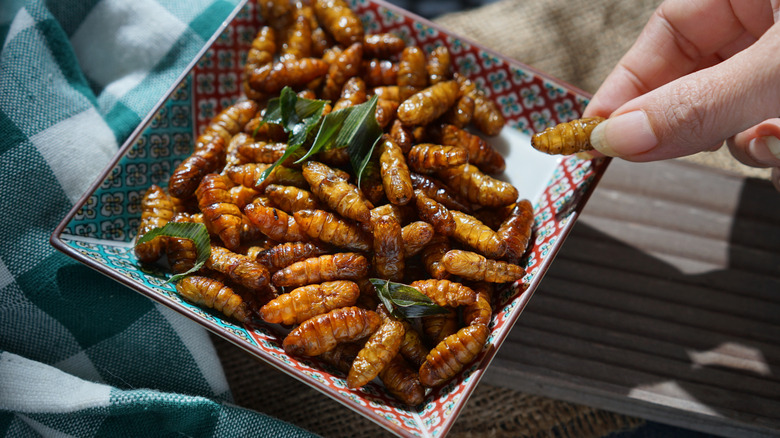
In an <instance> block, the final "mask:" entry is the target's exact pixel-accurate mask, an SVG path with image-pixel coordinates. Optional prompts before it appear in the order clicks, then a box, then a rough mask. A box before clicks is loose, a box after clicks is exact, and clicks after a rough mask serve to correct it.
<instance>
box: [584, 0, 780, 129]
mask: <svg viewBox="0 0 780 438" xmlns="http://www.w3.org/2000/svg"><path fill="white" fill-rule="evenodd" d="M772 15H773V14H772V6H771V4H770V2H766V1H761V0H742V1H735V2H730V1H729V0H694V1H685V0H666V1H664V2H663V3H662V4H661V5H660V6H659V7H658V9H656V11H655V12H654V13H653V15H652V17H651V18H650V20H649V21H648V23H647V25H646V26H645V28H644V29H643V30H642V33H641V34H640V35H639V38H637V41H636V42H635V43H634V45H633V46H632V47H631V48H630V49H629V51H628V52H626V54H625V55H624V56H623V58H622V59H621V60H620V61H619V62H618V64H617V66H616V67H615V69H614V70H613V71H612V72H611V73H610V74H609V76H607V79H606V80H605V81H604V83H603V84H602V86H601V87H600V88H599V90H598V91H597V92H596V94H595V95H594V97H593V99H592V100H591V102H590V104H589V105H588V108H587V109H586V110H585V113H584V116H593V115H600V116H604V117H606V116H609V115H610V113H611V112H613V111H614V110H615V109H617V108H618V107H620V105H622V104H623V103H625V102H627V101H629V100H631V99H633V98H635V97H637V96H640V95H642V94H645V93H647V92H648V91H650V90H653V89H655V88H658V87H659V86H661V85H663V84H666V83H668V82H671V81H673V80H675V79H677V78H680V77H682V76H684V75H686V74H688V73H691V72H693V71H695V70H697V69H698V68H700V67H701V66H703V65H708V64H714V63H716V62H717V61H718V60H719V59H721V58H722V57H725V56H728V55H730V53H728V52H730V51H738V50H741V49H742V48H744V47H746V46H748V45H749V44H750V43H752V42H753V41H755V40H756V39H757V38H758V37H759V36H760V35H761V34H763V33H764V32H765V31H766V29H768V28H769V27H770V26H771V25H772Z"/></svg>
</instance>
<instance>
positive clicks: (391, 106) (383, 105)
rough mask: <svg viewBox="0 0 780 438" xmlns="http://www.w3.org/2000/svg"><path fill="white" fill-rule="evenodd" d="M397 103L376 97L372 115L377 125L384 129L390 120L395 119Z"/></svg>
mask: <svg viewBox="0 0 780 438" xmlns="http://www.w3.org/2000/svg"><path fill="white" fill-rule="evenodd" d="M398 105H399V103H398V102H397V101H395V100H387V99H377V101H376V111H375V112H374V117H375V118H376V122H377V124H379V127H381V128H382V129H385V128H386V127H388V126H389V125H390V122H392V121H393V120H395V116H396V112H397V110H398Z"/></svg>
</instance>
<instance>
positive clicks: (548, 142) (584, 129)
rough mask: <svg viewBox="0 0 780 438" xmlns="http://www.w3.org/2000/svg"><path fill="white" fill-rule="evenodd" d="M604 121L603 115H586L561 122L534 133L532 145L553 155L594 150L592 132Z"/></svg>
mask: <svg viewBox="0 0 780 438" xmlns="http://www.w3.org/2000/svg"><path fill="white" fill-rule="evenodd" d="M603 121H604V118H603V117H586V118H582V119H576V120H572V121H570V122H565V123H559V124H557V125H555V126H552V127H549V128H547V129H545V130H544V131H542V132H538V133H536V134H534V135H533V136H532V137H531V146H533V147H534V149H536V150H538V151H541V152H544V153H547V154H551V155H555V154H560V155H571V154H576V153H578V152H583V151H589V150H592V149H593V145H591V144H590V133H591V132H593V128H595V127H596V125H598V124H599V123H601V122H603Z"/></svg>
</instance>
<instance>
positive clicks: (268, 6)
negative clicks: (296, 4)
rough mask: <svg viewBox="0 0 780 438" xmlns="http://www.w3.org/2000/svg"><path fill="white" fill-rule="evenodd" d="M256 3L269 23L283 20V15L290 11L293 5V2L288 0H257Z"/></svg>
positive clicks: (285, 15)
mask: <svg viewBox="0 0 780 438" xmlns="http://www.w3.org/2000/svg"><path fill="white" fill-rule="evenodd" d="M257 5H258V6H259V7H260V13H261V14H262V16H263V18H265V19H267V20H269V23H278V22H280V21H284V19H285V17H287V16H288V15H290V12H292V11H291V10H292V7H293V4H292V3H291V2H290V1H288V0H259V1H258V2H257Z"/></svg>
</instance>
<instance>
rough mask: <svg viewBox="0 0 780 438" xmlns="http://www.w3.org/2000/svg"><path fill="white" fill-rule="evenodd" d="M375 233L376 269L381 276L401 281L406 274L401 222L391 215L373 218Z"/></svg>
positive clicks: (372, 224) (372, 225)
mask: <svg viewBox="0 0 780 438" xmlns="http://www.w3.org/2000/svg"><path fill="white" fill-rule="evenodd" d="M371 227H372V229H373V234H374V264H373V266H374V270H375V271H376V273H377V275H378V276H379V277H380V278H385V279H388V280H391V281H401V280H402V279H403V276H404V241H403V236H402V234H401V224H400V223H399V222H398V221H397V220H396V219H395V218H394V217H392V216H390V215H382V216H374V217H372V218H371Z"/></svg>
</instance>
